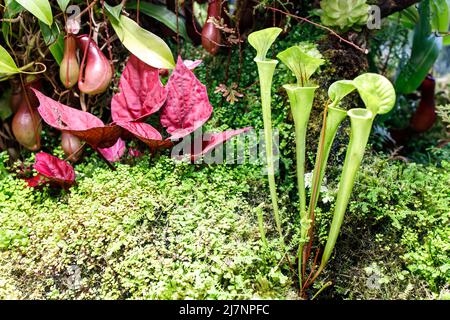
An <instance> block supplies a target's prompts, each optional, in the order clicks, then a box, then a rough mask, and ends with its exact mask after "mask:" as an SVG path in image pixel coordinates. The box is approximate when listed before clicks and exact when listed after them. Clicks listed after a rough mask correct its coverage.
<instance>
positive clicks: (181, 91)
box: [161, 57, 212, 139]
mask: <svg viewBox="0 0 450 320" xmlns="http://www.w3.org/2000/svg"><path fill="white" fill-rule="evenodd" d="M166 88H167V100H166V104H165V105H164V107H163V108H162V109H161V124H162V125H163V126H164V127H165V128H166V130H167V132H168V133H170V134H171V135H172V136H171V137H170V138H171V139H179V138H182V137H185V136H187V135H188V134H190V133H192V132H194V131H195V130H196V129H198V128H199V127H201V126H202V125H203V124H204V123H205V122H206V121H207V120H208V119H209V117H210V116H211V113H212V106H211V104H210V103H209V99H208V93H207V90H206V87H205V86H204V85H203V84H202V83H201V82H200V81H199V80H198V79H197V78H196V77H195V75H194V73H193V72H192V71H191V70H189V68H188V67H186V65H185V64H184V63H183V60H182V59H181V57H178V61H177V66H176V68H175V70H174V71H173V73H172V75H171V76H170V78H169V81H168V82H167V86H166Z"/></svg>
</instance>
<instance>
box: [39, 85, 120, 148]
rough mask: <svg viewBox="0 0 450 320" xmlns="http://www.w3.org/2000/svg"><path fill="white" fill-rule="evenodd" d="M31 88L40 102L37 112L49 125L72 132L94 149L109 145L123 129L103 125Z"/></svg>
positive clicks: (96, 119)
mask: <svg viewBox="0 0 450 320" xmlns="http://www.w3.org/2000/svg"><path fill="white" fill-rule="evenodd" d="M32 90H33V91H34V93H35V94H36V97H37V98H38V100H39V103H40V105H39V108H38V111H39V114H40V115H41V117H42V119H44V121H45V122H46V123H47V124H48V125H49V126H52V127H53V128H56V129H58V130H61V131H67V132H69V133H71V134H73V135H74V136H76V137H78V138H80V139H81V140H83V141H86V142H87V143H88V144H89V145H91V146H92V147H93V148H94V149H96V148H108V147H111V146H112V145H114V144H115V143H116V141H117V139H118V138H119V137H120V136H121V135H122V131H123V130H122V129H121V128H120V127H119V126H117V125H106V126H105V125H104V124H103V121H102V120H100V119H99V118H97V117H96V116H94V115H93V114H90V113H89V112H84V111H81V110H78V109H74V108H71V107H68V106H66V105H64V104H62V103H59V102H58V101H55V100H53V99H51V98H49V97H47V96H45V95H43V94H42V93H40V92H39V91H37V90H35V89H32Z"/></svg>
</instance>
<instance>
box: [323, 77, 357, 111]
mask: <svg viewBox="0 0 450 320" xmlns="http://www.w3.org/2000/svg"><path fill="white" fill-rule="evenodd" d="M355 89H356V87H355V85H354V84H353V81H351V80H339V81H336V82H333V83H332V84H331V86H330V87H329V88H328V96H329V97H330V99H331V101H333V105H334V106H337V105H338V104H339V102H341V100H342V99H344V97H345V96H347V95H348V94H350V93H351V92H353V91H354V90H355Z"/></svg>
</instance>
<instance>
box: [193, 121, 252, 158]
mask: <svg viewBox="0 0 450 320" xmlns="http://www.w3.org/2000/svg"><path fill="white" fill-rule="evenodd" d="M251 128H252V127H246V128H242V129H237V130H227V131H223V132H218V133H208V132H207V133H205V137H204V140H206V141H203V148H202V151H201V152H200V153H197V154H193V155H191V160H192V161H195V160H197V159H198V158H199V157H201V156H203V155H205V154H207V153H208V152H210V151H212V150H213V149H215V148H216V147H218V146H219V145H221V144H223V143H224V142H226V141H227V140H229V139H231V138H232V137H234V136H237V135H239V134H241V133H244V132H247V131H248V130H250V129H251Z"/></svg>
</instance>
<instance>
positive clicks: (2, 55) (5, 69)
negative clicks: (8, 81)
mask: <svg viewBox="0 0 450 320" xmlns="http://www.w3.org/2000/svg"><path fill="white" fill-rule="evenodd" d="M18 72H20V70H19V68H17V65H16V63H15V62H14V60H13V58H12V57H11V56H10V54H9V53H8V51H6V49H5V48H3V47H2V46H0V78H1V77H3V76H5V75H10V74H14V73H18Z"/></svg>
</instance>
